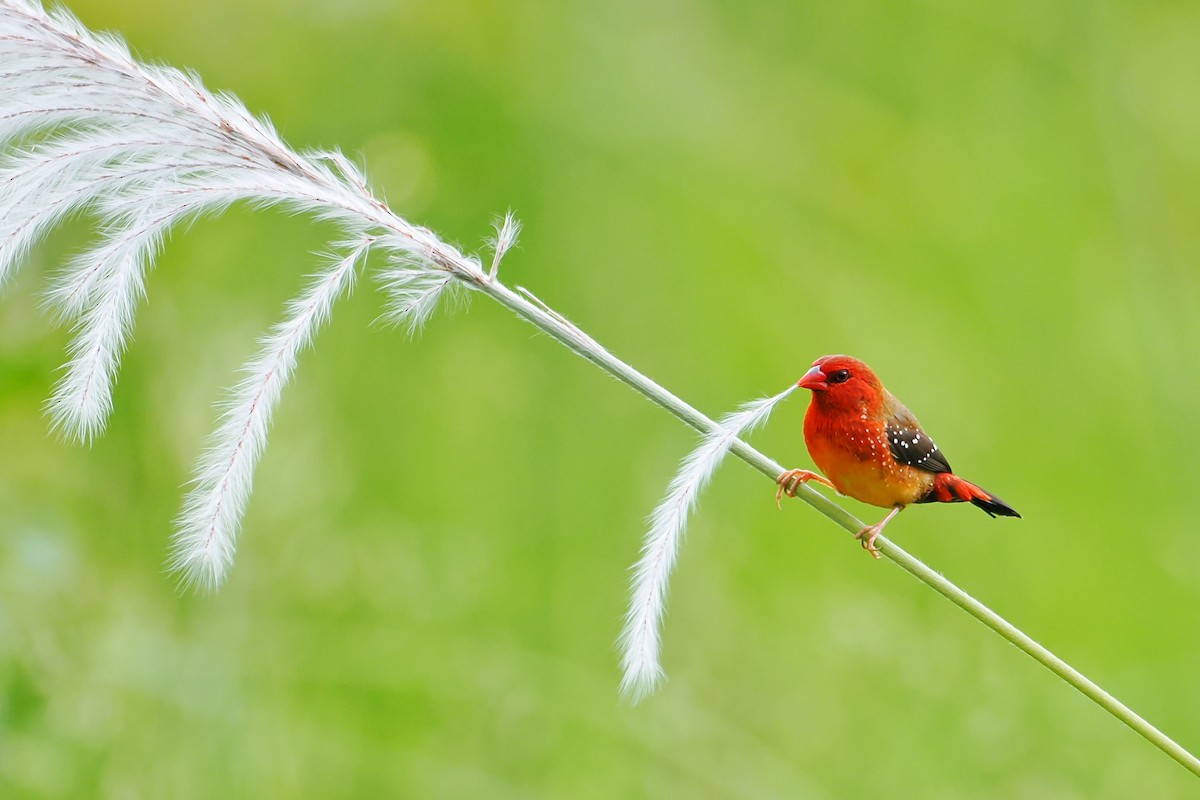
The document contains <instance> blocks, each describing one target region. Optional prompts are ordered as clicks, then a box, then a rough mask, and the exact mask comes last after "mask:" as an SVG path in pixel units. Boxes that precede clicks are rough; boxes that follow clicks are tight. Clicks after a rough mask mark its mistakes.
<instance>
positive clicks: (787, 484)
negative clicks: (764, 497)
mask: <svg viewBox="0 0 1200 800" xmlns="http://www.w3.org/2000/svg"><path fill="white" fill-rule="evenodd" d="M809 481H816V482H817V483H823V484H825V485H826V486H828V487H829V488H830V489H835V488H836V487H834V485H833V484H832V483H830V482H829V479H828V478H826V477H825V476H824V475H818V474H817V473H815V472H813V471H812V470H807V469H789V470H788V471H787V472H784V473H782V474H781V475H780V476H779V477H778V478H776V479H775V482H776V483H778V484H779V489H778V491H776V492H775V505H777V506H778V505H779V502H780V501H781V500H783V496H784V495H785V494H786V495H787V496H788V497H795V496H796V489H798V488H800V487H801V486H803V485H804V484H806V483H808V482H809Z"/></svg>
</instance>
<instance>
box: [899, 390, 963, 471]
mask: <svg viewBox="0 0 1200 800" xmlns="http://www.w3.org/2000/svg"><path fill="white" fill-rule="evenodd" d="M900 408H901V409H902V413H898V414H895V415H894V416H893V417H892V418H891V419H890V420H888V423H887V437H888V447H890V448H891V450H892V457H893V458H895V459H896V460H897V461H899V462H900V463H901V464H907V465H908V466H910V467H916V468H917V469H923V470H925V471H926V472H953V470H951V469H950V462H949V461H947V460H946V456H944V455H943V454H942V451H941V450H939V449H938V446H937V445H936V444H934V441H933V439H930V438H929V435H928V434H926V433H925V431H923V430H921V426H920V425H919V424H918V423H917V419H916V417H914V416H913V415H912V412H910V411H909V410H908V409H906V408H904V407H903V406H901V407H900Z"/></svg>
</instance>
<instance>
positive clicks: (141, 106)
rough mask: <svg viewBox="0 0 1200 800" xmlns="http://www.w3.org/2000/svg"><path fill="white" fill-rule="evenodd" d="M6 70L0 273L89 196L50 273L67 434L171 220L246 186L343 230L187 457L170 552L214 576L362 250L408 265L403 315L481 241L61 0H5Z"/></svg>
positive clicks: (103, 383) (99, 423) (418, 311)
mask: <svg viewBox="0 0 1200 800" xmlns="http://www.w3.org/2000/svg"><path fill="white" fill-rule="evenodd" d="M0 88H2V91H0V145H3V146H4V149H3V155H0V284H2V283H3V281H4V280H5V279H6V278H7V276H8V275H9V274H10V273H12V272H13V271H14V270H15V269H16V268H17V267H18V266H19V265H20V263H21V262H22V261H23V260H24V259H25V257H26V256H27V255H28V253H29V250H30V248H31V247H33V246H34V245H35V244H37V242H38V241H40V240H41V239H42V238H43V237H44V236H45V235H46V234H47V233H48V232H49V231H50V230H51V229H52V228H54V227H55V226H56V225H57V224H59V223H61V222H62V221H63V220H64V219H66V218H67V217H68V216H69V215H71V214H73V213H76V212H79V211H88V212H90V213H91V214H92V215H94V216H95V217H96V218H97V219H99V221H100V223H101V236H100V237H99V239H98V241H97V242H95V243H94V244H93V245H91V246H90V247H89V248H88V249H87V250H86V251H85V252H83V253H81V254H79V255H78V256H77V257H75V258H74V259H73V260H72V262H71V263H70V265H68V267H67V268H66V269H65V270H63V272H62V273H61V274H59V275H57V276H55V278H54V279H53V282H52V287H51V290H50V291H49V293H48V297H47V299H48V302H49V304H50V306H51V307H52V308H53V309H54V310H55V311H56V312H57V313H58V314H59V315H60V316H61V317H62V318H63V319H64V320H66V321H69V322H71V324H72V325H73V328H74V332H75V335H74V339H73V341H72V343H71V346H70V351H69V360H68V363H67V365H66V368H65V372H64V375H63V377H62V379H61V380H60V381H59V382H58V383H57V385H56V386H55V389H54V392H53V396H52V398H51V400H50V401H49V403H48V404H47V407H48V411H49V413H50V415H51V418H52V424H53V426H54V428H55V429H57V430H61V431H63V432H64V433H66V434H68V435H70V436H74V437H76V438H79V439H82V440H90V439H91V438H92V437H94V436H95V435H97V434H99V433H100V432H101V431H102V430H103V428H104V425H105V422H106V421H107V418H108V415H109V413H110V412H111V408H112V385H113V382H114V381H115V379H116V374H117V370H118V367H119V365H120V359H121V354H122V352H123V351H124V349H125V345H126V341H127V340H128V338H129V334H130V332H131V330H132V328H133V318H134V313H135V310H136V308H137V305H138V301H139V300H140V299H141V296H142V294H143V293H144V281H145V275H146V271H147V270H148V269H149V268H150V267H151V266H152V265H153V262H154V258H155V256H156V255H157V253H158V251H159V249H160V247H161V245H162V242H163V241H164V240H165V238H166V236H167V235H168V234H169V233H170V231H171V230H172V229H173V228H175V227H177V226H179V225H180V224H181V223H184V222H187V221H189V220H192V219H195V218H197V217H199V216H201V215H204V214H212V213H219V212H221V211H223V210H224V209H226V208H227V207H229V206H230V205H232V204H234V203H239V202H245V203H250V204H251V205H255V206H260V207H266V206H279V207H282V208H284V209H286V210H289V211H293V212H303V213H308V214H312V215H313V216H315V217H317V218H320V219H325V220H330V221H333V222H334V223H335V224H337V225H338V226H339V227H340V228H341V229H342V232H343V234H344V236H345V238H346V240H347V241H349V242H350V243H351V244H350V245H348V250H346V251H345V252H346V255H345V256H344V257H343V258H342V259H341V260H340V261H339V262H338V264H337V265H335V266H334V267H333V268H331V269H329V270H327V271H326V272H324V273H322V274H321V275H320V276H319V277H318V278H317V280H316V281H315V282H314V283H313V284H312V285H311V286H310V287H309V288H308V289H307V290H306V291H305V293H304V294H303V295H302V296H301V297H300V298H298V299H297V300H295V301H293V303H292V304H291V305H290V306H289V312H288V318H287V320H286V321H285V322H284V323H283V324H281V325H280V326H279V327H277V328H276V329H274V330H273V331H272V333H271V334H270V335H269V336H268V337H267V338H266V339H265V340H264V345H263V350H262V352H261V353H260V354H259V355H258V356H257V357H256V358H255V359H254V360H252V361H251V362H250V363H249V364H247V365H246V367H245V372H246V375H247V377H246V379H245V380H244V381H243V382H242V383H241V384H240V385H239V386H238V387H237V388H236V389H234V390H233V392H232V396H231V399H230V400H229V402H228V404H227V405H228V410H227V411H226V414H225V418H224V422H223V423H222V425H221V426H220V428H219V430H218V431H217V432H216V434H215V435H214V436H213V438H212V440H211V441H210V444H209V449H208V451H207V454H206V455H205V456H204V457H203V458H202V459H201V462H200V464H199V465H198V467H197V470H196V478H195V488H194V489H193V490H192V492H191V494H190V495H189V497H188V499H187V501H186V504H185V509H184V511H183V513H182V515H181V518H180V528H179V532H178V536H177V538H176V544H175V553H174V559H173V562H172V563H173V564H174V565H175V566H177V567H178V568H180V569H181V570H183V572H184V574H185V576H186V577H187V578H189V579H193V580H197V581H200V582H202V583H207V584H213V583H216V582H218V581H219V580H220V578H221V577H222V576H223V575H224V572H225V570H226V568H227V566H228V563H229V559H230V557H231V555H232V552H233V542H234V539H235V537H236V534H237V528H238V525H239V522H240V519H241V516H242V512H243V510H244V508H245V503H246V499H247V496H248V493H249V490H250V485H251V480H252V477H253V470H254V466H255V464H256V463H257V460H258V456H259V455H260V453H261V451H262V447H263V444H264V442H265V437H266V432H267V428H268V423H269V421H270V414H271V411H272V410H273V408H274V406H275V404H276V403H277V402H278V399H279V392H280V390H281V389H282V387H283V385H284V384H285V383H286V381H287V378H288V376H289V375H290V373H291V371H292V369H293V367H294V364H295V359H296V354H297V353H298V352H299V350H300V349H302V348H303V346H304V345H305V343H307V342H308V340H309V339H310V337H311V336H312V333H313V331H314V330H315V329H316V327H317V326H318V325H319V324H320V322H321V321H322V320H323V319H324V318H325V317H326V316H327V315H328V313H329V307H330V305H331V304H332V303H333V301H334V300H335V299H336V298H337V297H339V296H340V295H341V294H342V293H344V291H345V290H346V289H347V288H348V287H349V285H350V283H351V282H352V280H353V278H354V274H355V269H356V265H357V263H358V262H359V261H361V260H362V258H363V257H364V256H365V254H366V251H367V250H368V249H378V250H381V251H383V252H385V253H387V254H388V256H389V258H390V259H391V260H392V263H393V264H401V265H403V266H404V268H405V274H404V275H392V276H391V277H390V278H385V284H386V283H388V282H389V281H390V283H391V284H393V285H394V286H396V287H400V286H406V287H408V288H409V289H416V290H418V291H416V293H415V295H414V296H413V297H412V298H411V300H412V302H411V303H410V304H409V307H408V308H407V309H404V310H402V312H401V313H399V314H398V316H399V317H401V318H403V319H405V320H406V321H408V322H409V324H415V325H419V324H420V323H421V322H423V321H424V320H425V318H427V317H428V315H429V314H430V313H432V311H433V309H434V305H435V303H436V300H437V298H438V297H439V296H441V295H442V294H443V292H444V291H445V290H446V288H447V286H448V285H451V284H457V283H463V284H465V285H470V286H477V285H479V284H482V283H483V282H485V281H486V280H487V276H486V275H485V274H484V272H483V269H482V267H481V265H480V264H479V262H478V260H477V259H474V258H469V257H467V256H464V255H463V254H462V253H460V252H459V251H458V250H456V249H455V248H453V247H451V246H450V245H448V244H446V243H445V242H442V241H441V240H439V239H438V238H437V237H436V236H434V235H433V234H432V233H431V232H429V231H427V230H425V229H423V228H419V227H417V226H414V225H411V224H410V223H408V222H407V221H405V220H403V219H401V218H400V217H397V216H396V215H395V214H393V213H392V212H391V211H390V210H389V209H388V208H387V207H386V206H385V205H384V204H383V203H382V202H380V201H379V200H377V199H376V198H375V197H374V196H373V195H372V194H371V191H370V189H369V187H368V184H367V180H366V177H365V176H364V175H363V174H362V172H361V171H360V170H359V169H358V168H357V167H356V166H355V165H354V164H353V163H351V162H350V161H349V160H348V159H346V158H345V157H344V156H342V155H341V154H340V153H336V152H308V153H298V152H296V151H294V150H292V149H290V148H289V147H288V146H287V145H286V144H285V143H284V142H283V140H282V139H280V138H279V136H278V135H277V134H276V132H275V130H274V129H273V128H272V127H271V125H270V123H268V122H266V121H264V120H261V119H258V118H256V117H254V116H253V115H251V114H250V113H249V112H248V111H247V110H246V109H245V107H243V106H242V105H241V103H240V102H238V101H237V100H236V99H235V98H233V97H231V96H228V95H221V94H214V93H212V92H209V91H208V90H207V89H205V88H204V86H203V85H202V84H201V83H200V80H199V79H198V78H197V77H196V76H194V75H190V74H186V73H183V72H180V71H179V70H175V69H170V68H168V67H160V66H148V65H145V64H141V63H139V62H138V61H136V60H135V59H134V58H133V57H132V56H131V55H130V53H129V51H128V49H127V48H126V47H125V45H124V44H123V43H122V42H121V41H120V40H118V39H117V38H115V37H111V36H103V35H97V34H94V33H92V32H91V31H88V30H87V29H86V28H84V27H83V26H82V25H81V24H80V23H79V22H78V20H76V19H75V18H74V17H72V16H71V15H70V14H69V13H67V12H66V11H63V10H55V11H51V12H47V11H46V10H45V9H43V8H42V6H41V5H40V4H38V3H36V2H33V1H32V0H0ZM396 294H397V292H396V291H393V292H392V295H393V298H395V296H396Z"/></svg>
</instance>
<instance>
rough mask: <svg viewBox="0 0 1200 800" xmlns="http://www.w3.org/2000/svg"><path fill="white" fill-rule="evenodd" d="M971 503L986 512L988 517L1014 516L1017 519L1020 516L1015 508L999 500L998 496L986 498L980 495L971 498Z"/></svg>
mask: <svg viewBox="0 0 1200 800" xmlns="http://www.w3.org/2000/svg"><path fill="white" fill-rule="evenodd" d="M971 504H972V505H975V506H979V507H980V508H982V509H983V510H984V511H986V512H987V514H988V516H989V517H996V516H1001V517H1016V518H1017V519H1020V518H1021V515H1020V514H1018V513H1017V510H1016V509H1015V508H1013V507H1012V506H1010V505H1009V504H1008V503H1006V502H1004V501H1003V500H1001V499H1000V498H999V497H995V496H992V497H989V498H988V499H986V500H985V499H983V498H982V497H975V498H972V500H971Z"/></svg>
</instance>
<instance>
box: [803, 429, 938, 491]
mask: <svg viewBox="0 0 1200 800" xmlns="http://www.w3.org/2000/svg"><path fill="white" fill-rule="evenodd" d="M886 442H887V440H886V438H885V439H882V440H881V441H880V442H877V443H876V445H875V447H874V448H871V447H870V446H869V445H870V444H871V443H870V442H868V443H867V445H868V446H866V447H862V446H858V447H856V448H855V449H853V450H852V449H849V448H847V447H843V446H841V445H840V444H838V443H837V442H833V441H828V440H825V441H813V442H809V443H808V452H809V455H811V456H812V459H813V461H814V462H815V463H816V465H817V467H818V468H819V469H820V470H821V472H823V473H825V476H826V477H827V478H829V480H830V481H831V482H832V483H833V485H834V488H836V489H837V490H838V491H839V492H841V493H842V494H844V495H846V496H847V497H853V498H854V499H855V500H858V501H859V502H862V503H869V504H870V505H873V506H880V507H882V508H892V507H893V506H906V505H908V504H909V503H913V502H916V501H917V500H918V499H919V498H921V497H923V496H924V495H925V494H926V493H927V492H928V491H929V489H930V487H931V486H933V474H932V473H930V472H926V471H924V470H920V469H916V468H915V467H910V466H908V465H907V464H901V463H899V462H898V461H896V460H895V459H894V458H892V454H891V451H890V450H889V449H888V448H887V444H886ZM854 444H855V445H860V444H861V443H858V442H855V443H854Z"/></svg>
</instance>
